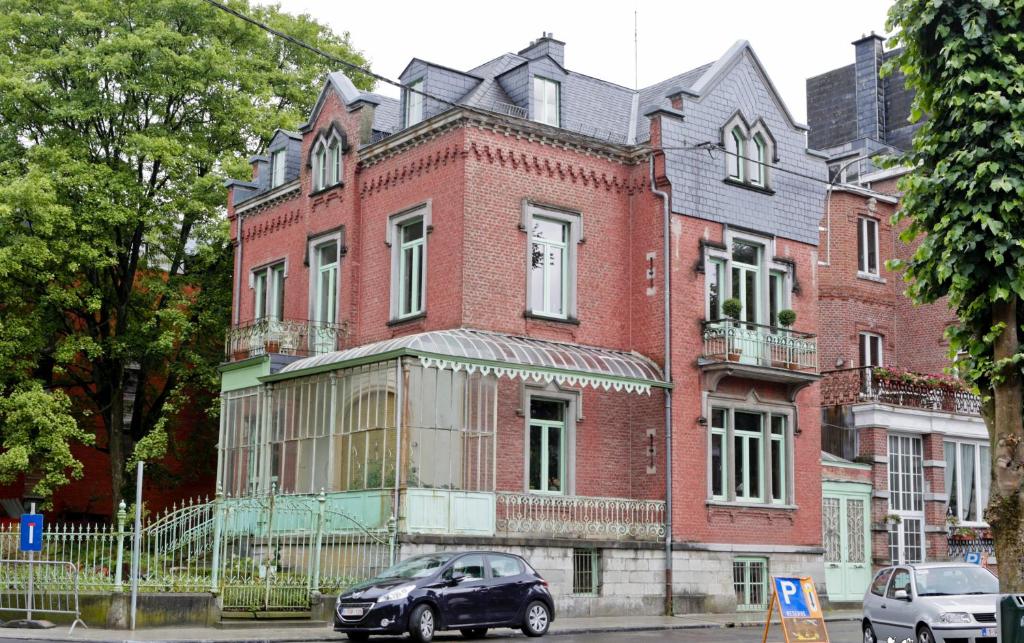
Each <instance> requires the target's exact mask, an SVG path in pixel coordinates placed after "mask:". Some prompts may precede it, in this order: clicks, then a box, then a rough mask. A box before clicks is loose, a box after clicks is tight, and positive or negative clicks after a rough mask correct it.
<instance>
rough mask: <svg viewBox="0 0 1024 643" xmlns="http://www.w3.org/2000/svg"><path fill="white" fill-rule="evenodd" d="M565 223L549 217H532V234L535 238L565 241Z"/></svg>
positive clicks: (558, 241)
mask: <svg viewBox="0 0 1024 643" xmlns="http://www.w3.org/2000/svg"><path fill="white" fill-rule="evenodd" d="M565 228H566V226H565V224H564V223H559V222H558V221H552V220H551V219H542V218H540V217H534V219H533V236H534V238H535V239H545V240H547V241H554V242H557V243H564V242H565Z"/></svg>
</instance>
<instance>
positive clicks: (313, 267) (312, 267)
mask: <svg viewBox="0 0 1024 643" xmlns="http://www.w3.org/2000/svg"><path fill="white" fill-rule="evenodd" d="M331 242H334V243H337V244H338V259H337V266H338V267H337V270H338V278H337V282H336V285H335V310H334V322H333V323H339V321H340V319H341V260H342V258H343V257H344V253H343V248H344V244H343V242H342V233H341V231H340V230H339V231H337V232H331V233H329V234H324V235H320V236H318V237H313V238H311V239H310V240H309V243H308V249H307V252H308V253H309V254H308V257H309V320H310V321H311V322H313V323H321V322H325V321H326V320H323V319H318V318H317V296H318V295H317V288H318V287H319V285H320V270H321V269H322V268H323V266H321V265H320V254H319V249H320V248H321V247H322V246H324V245H325V244H328V243H331Z"/></svg>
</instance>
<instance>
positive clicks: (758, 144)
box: [750, 134, 768, 187]
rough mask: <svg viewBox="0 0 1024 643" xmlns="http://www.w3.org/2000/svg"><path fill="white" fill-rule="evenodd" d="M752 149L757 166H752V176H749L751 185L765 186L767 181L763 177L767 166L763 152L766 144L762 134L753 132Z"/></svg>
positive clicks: (766, 171) (766, 172) (766, 147)
mask: <svg viewBox="0 0 1024 643" xmlns="http://www.w3.org/2000/svg"><path fill="white" fill-rule="evenodd" d="M754 149H755V151H756V154H755V156H756V159H757V167H755V168H754V171H753V176H751V177H750V182H751V183H752V184H753V185H756V186H759V187H765V186H766V184H767V183H768V182H767V181H766V180H765V179H766V178H767V176H768V168H767V166H766V165H765V160H766V159H765V157H766V154H765V152H766V151H767V149H768V146H767V144H766V143H765V141H764V136H762V135H761V134H754Z"/></svg>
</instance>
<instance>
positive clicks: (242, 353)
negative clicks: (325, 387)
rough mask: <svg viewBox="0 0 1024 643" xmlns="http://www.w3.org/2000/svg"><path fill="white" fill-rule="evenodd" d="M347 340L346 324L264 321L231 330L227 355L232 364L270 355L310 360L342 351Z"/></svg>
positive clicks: (226, 347) (282, 320)
mask: <svg viewBox="0 0 1024 643" xmlns="http://www.w3.org/2000/svg"><path fill="white" fill-rule="evenodd" d="M347 338H348V324H347V323H328V322H320V321H309V320H303V319H270V318H263V319H257V320H255V321H251V322H247V323H245V324H241V325H238V326H234V327H233V328H231V329H229V330H228V332H227V337H226V339H225V341H224V354H225V356H226V357H227V359H229V360H233V361H238V360H242V359H247V358H249V357H256V356H257V355H266V354H268V353H279V354H282V355H300V356H303V357H308V356H310V355H323V354H324V353H331V352H333V351H336V350H341V349H342V348H344V347H345V341H346V339H347Z"/></svg>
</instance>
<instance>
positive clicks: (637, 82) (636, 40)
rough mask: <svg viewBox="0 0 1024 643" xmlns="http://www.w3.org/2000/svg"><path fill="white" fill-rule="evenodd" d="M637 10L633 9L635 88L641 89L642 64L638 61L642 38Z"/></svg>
mask: <svg viewBox="0 0 1024 643" xmlns="http://www.w3.org/2000/svg"><path fill="white" fill-rule="evenodd" d="M636 14H637V10H636V9H633V89H634V90H637V89H640V64H639V63H638V62H637V59H638V55H639V54H638V51H639V48H640V38H639V36H638V31H637V27H636Z"/></svg>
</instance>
